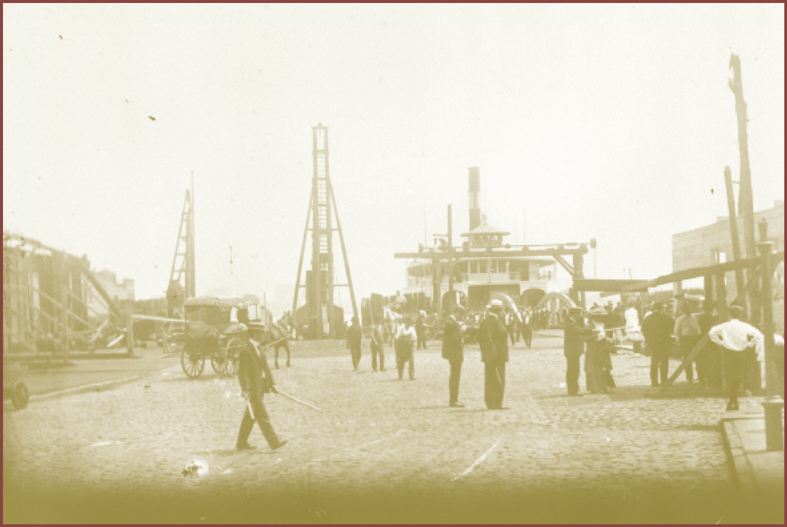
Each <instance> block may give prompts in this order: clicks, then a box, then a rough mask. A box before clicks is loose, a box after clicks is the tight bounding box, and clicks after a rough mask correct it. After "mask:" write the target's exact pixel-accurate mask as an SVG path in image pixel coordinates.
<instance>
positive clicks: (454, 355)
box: [443, 315, 465, 408]
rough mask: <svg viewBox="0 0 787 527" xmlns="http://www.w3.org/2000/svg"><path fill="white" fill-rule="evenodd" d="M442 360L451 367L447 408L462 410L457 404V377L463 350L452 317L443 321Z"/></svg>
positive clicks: (461, 406) (459, 373)
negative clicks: (446, 361)
mask: <svg viewBox="0 0 787 527" xmlns="http://www.w3.org/2000/svg"><path fill="white" fill-rule="evenodd" d="M443 358H444V359H446V360H448V364H449V365H450V366H451V374H450V375H449V377H448V406H452V407H454V408H464V406H465V405H463V404H462V403H460V402H459V377H460V375H461V373H462V361H463V360H464V350H463V349H462V330H461V328H460V327H459V323H458V322H457V321H456V318H455V317H454V316H453V315H450V316H449V317H448V318H446V320H445V327H444V328H443Z"/></svg>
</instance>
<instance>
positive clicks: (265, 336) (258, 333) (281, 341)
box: [252, 322, 290, 368]
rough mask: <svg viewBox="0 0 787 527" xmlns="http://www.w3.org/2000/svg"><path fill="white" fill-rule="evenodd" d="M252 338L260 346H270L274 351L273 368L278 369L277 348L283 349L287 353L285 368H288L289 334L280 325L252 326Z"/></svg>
mask: <svg viewBox="0 0 787 527" xmlns="http://www.w3.org/2000/svg"><path fill="white" fill-rule="evenodd" d="M252 327H253V333H252V335H253V336H252V338H254V339H255V340H258V341H259V343H260V345H262V346H265V345H266V344H271V345H272V347H273V349H274V359H273V365H274V367H275V368H278V367H279V348H284V349H285V350H286V351H287V367H288V368H289V366H290V344H289V333H288V332H287V330H286V329H285V328H284V327H283V326H281V325H280V324H278V323H276V322H274V323H273V324H270V325H263V324H260V325H256V324H254V325H253V326H252Z"/></svg>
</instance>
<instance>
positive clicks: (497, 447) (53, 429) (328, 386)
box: [3, 332, 783, 524]
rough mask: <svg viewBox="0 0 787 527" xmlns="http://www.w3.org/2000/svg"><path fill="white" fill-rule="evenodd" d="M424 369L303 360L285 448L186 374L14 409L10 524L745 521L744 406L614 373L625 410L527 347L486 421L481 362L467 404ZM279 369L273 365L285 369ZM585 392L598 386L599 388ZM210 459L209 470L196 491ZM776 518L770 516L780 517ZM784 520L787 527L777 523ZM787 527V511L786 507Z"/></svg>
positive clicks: (230, 396) (345, 358)
mask: <svg viewBox="0 0 787 527" xmlns="http://www.w3.org/2000/svg"><path fill="white" fill-rule="evenodd" d="M429 345H430V349H428V350H422V351H418V352H416V359H415V361H416V379H415V380H413V381H411V380H408V379H407V378H406V375H405V380H399V379H398V378H397V375H396V371H395V363H394V357H393V352H392V350H391V349H390V347H389V348H387V349H386V368H387V371H385V372H373V371H372V370H371V363H370V356H369V348H368V341H366V342H365V343H364V349H363V359H362V362H361V371H359V372H357V373H354V372H352V371H351V360H350V355H349V351H347V350H346V349H345V348H344V347H343V343H341V342H331V341H319V342H295V343H292V350H293V354H292V367H291V368H286V367H284V364H285V361H282V360H281V358H280V360H279V362H280V365H282V368H281V369H278V370H274V373H275V377H276V381H277V386H278V387H279V389H280V390H282V391H284V392H287V393H288V394H291V395H293V396H295V397H298V398H300V399H303V400H304V401H307V402H309V403H312V404H314V405H316V406H318V407H320V408H321V409H322V410H323V412H317V411H314V410H311V409H309V408H306V407H304V406H301V405H298V404H296V403H294V402H292V401H290V400H287V399H286V398H284V397H282V396H280V395H270V396H266V398H265V404H266V406H267V408H268V411H269V413H270V415H271V419H272V422H273V424H274V427H275V428H276V430H277V432H278V433H279V435H280V436H281V437H282V438H284V439H287V440H289V442H288V444H287V445H285V446H284V447H283V448H282V449H280V450H279V451H276V452H272V451H270V449H269V448H268V447H267V445H266V444H265V441H264V439H263V437H262V435H261V434H260V432H259V430H258V429H256V428H255V430H254V431H253V432H252V436H251V438H250V442H252V443H253V444H255V445H256V446H258V447H259V448H257V449H256V450H254V451H250V452H240V453H239V452H236V451H235V449H234V445H235V440H236V437H237V431H238V427H239V425H240V420H241V416H242V414H243V412H244V408H245V407H244V403H243V401H242V400H241V399H240V397H239V392H240V389H239V387H238V383H237V380H236V379H233V378H229V377H227V376H218V375H216V374H214V373H213V372H212V370H211V369H210V366H206V369H205V373H204V374H203V376H202V377H200V378H199V379H197V380H190V379H188V378H186V376H185V375H184V374H183V373H182V371H181V370H180V368H179V366H175V367H171V368H169V369H167V370H165V371H163V372H161V373H160V374H157V375H155V376H154V377H152V378H147V379H145V380H141V381H139V382H131V383H129V384H125V385H122V386H119V387H117V388H116V389H113V390H111V391H106V392H101V393H84V394H77V395H73V396H66V397H61V398H57V399H53V400H47V401H41V402H40V403H39V404H36V405H31V407H30V408H28V409H27V410H25V411H20V412H14V411H7V410H6V411H5V412H4V415H3V425H4V434H3V448H4V456H3V457H4V465H3V481H4V488H3V494H4V512H3V514H4V521H5V522H36V523H43V522H58V523H72V522H84V523H93V522H102V523H119V522H122V523H148V522H153V523H236V522H242V523H301V524H302V523H340V524H347V523H741V522H754V521H758V520H762V519H768V518H773V516H768V514H770V511H765V512H764V511H751V510H748V509H746V508H745V507H744V506H743V505H742V504H741V503H740V502H739V500H738V498H737V495H736V493H735V490H734V487H733V486H732V485H731V483H730V481H731V479H730V473H729V469H728V465H727V459H726V455H725V452H724V448H723V443H722V439H721V433H720V428H719V418H720V416H721V414H722V412H723V410H724V401H723V400H722V399H721V398H719V397H718V396H714V395H712V394H708V393H706V392H703V391H702V389H701V388H700V387H698V386H696V385H686V384H685V383H680V384H678V385H676V386H675V388H674V390H673V391H671V392H670V394H668V395H667V396H662V395H660V394H659V393H657V392H656V391H654V390H653V389H652V388H650V386H649V377H648V371H649V370H648V359H647V358H645V357H642V356H639V355H635V354H633V353H625V352H623V353H619V354H618V355H615V356H614V357H613V364H614V371H613V373H614V375H615V380H616V382H617V384H618V388H617V389H616V390H615V391H614V393H613V394H611V395H585V396H584V397H580V398H570V397H567V396H566V394H565V391H566V390H565V361H564V358H563V355H562V348H561V346H562V335H560V333H559V332H547V334H540V335H538V336H537V337H536V338H535V339H534V343H533V348H532V349H526V348H525V347H524V346H523V344H522V343H521V342H520V343H518V344H517V345H516V346H515V347H514V348H513V349H512V351H511V361H510V362H509V364H508V365H507V375H506V377H507V378H506V395H505V400H504V404H505V406H507V407H509V409H507V410H500V411H489V410H486V409H485V406H484V398H483V391H484V386H483V366H482V364H481V362H480V353H479V351H478V348H477V346H468V347H467V348H466V353H465V363H464V367H463V370H462V381H461V388H460V399H461V400H462V401H463V402H464V403H465V404H466V407H465V408H461V409H456V408H449V407H448V404H447V403H448V386H447V384H448V364H447V362H446V361H445V360H443V359H442V358H441V357H440V352H439V346H440V344H439V342H430V343H429ZM269 360H270V362H271V363H272V362H273V361H272V352H271V353H269ZM582 384H583V388H584V380H583V381H582ZM192 459H199V460H202V461H204V462H205V463H207V464H208V466H209V473H208V474H207V475H205V476H203V477H196V478H188V477H184V476H183V475H182V474H181V469H182V468H183V466H184V464H186V463H187V462H189V461H190V460H192ZM766 512H767V514H766ZM777 520H778V519H777ZM781 520H782V521H783V502H782V510H781Z"/></svg>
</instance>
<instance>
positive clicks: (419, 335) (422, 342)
mask: <svg viewBox="0 0 787 527" xmlns="http://www.w3.org/2000/svg"><path fill="white" fill-rule="evenodd" d="M415 337H416V339H417V340H418V344H417V346H416V347H417V348H418V349H419V350H420V349H424V350H425V349H426V332H425V331H424V330H421V331H418V330H416V332H415Z"/></svg>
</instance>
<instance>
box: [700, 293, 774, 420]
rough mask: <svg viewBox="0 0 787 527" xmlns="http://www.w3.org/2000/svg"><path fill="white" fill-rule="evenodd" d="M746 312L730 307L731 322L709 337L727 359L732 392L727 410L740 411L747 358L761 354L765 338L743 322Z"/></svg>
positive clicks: (720, 326)
mask: <svg viewBox="0 0 787 527" xmlns="http://www.w3.org/2000/svg"><path fill="white" fill-rule="evenodd" d="M744 316H745V311H744V309H743V308H742V307H740V306H731V307H730V321H729V322H725V323H724V324H719V325H718V326H714V327H712V328H711V330H710V333H708V336H709V337H710V339H711V341H712V342H714V343H715V344H718V345H719V346H721V348H722V353H724V355H725V357H726V360H725V362H726V366H725V374H726V375H725V376H726V377H727V386H728V389H729V391H730V394H729V397H730V399H729V401H728V402H727V410H738V409H739V407H738V392H739V391H740V387H741V383H742V382H743V377H744V373H745V369H746V356H747V354H749V355H751V354H753V353H757V354H758V355H760V354H761V350H762V347H763V336H762V333H760V331H759V330H758V329H757V328H755V327H754V326H752V325H750V324H747V323H746V322H744V321H743V317H744Z"/></svg>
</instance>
